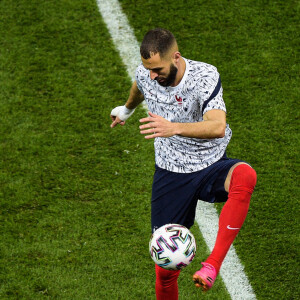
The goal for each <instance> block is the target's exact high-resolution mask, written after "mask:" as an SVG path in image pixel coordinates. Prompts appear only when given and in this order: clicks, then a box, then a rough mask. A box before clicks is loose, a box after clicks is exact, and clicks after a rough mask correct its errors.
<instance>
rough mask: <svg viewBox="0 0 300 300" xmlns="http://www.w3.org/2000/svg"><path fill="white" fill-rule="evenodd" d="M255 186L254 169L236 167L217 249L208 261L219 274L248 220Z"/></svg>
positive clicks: (219, 232) (221, 219)
mask: <svg viewBox="0 0 300 300" xmlns="http://www.w3.org/2000/svg"><path fill="white" fill-rule="evenodd" d="M255 184H256V172H255V170H254V169H252V168H251V167H250V166H248V165H246V164H241V165H238V166H237V167H235V169H234V170H233V172H232V176H231V181H230V186H229V193H228V200H227V202H226V203H225V205H224V206H223V209H222V211H221V214H220V219H219V231H218V235H217V239H216V243H215V247H214V249H213V251H212V253H211V255H210V256H209V257H208V259H207V260H206V262H207V263H210V264H211V265H213V266H214V267H215V268H216V270H217V273H218V272H219V270H220V268H221V265H222V262H223V260H224V258H225V256H226V254H227V252H228V250H229V248H230V246H231V244H232V243H233V241H234V239H235V237H236V236H237V234H238V233H239V231H240V228H241V227H242V225H243V223H244V221H245V219H246V216H247V213H248V208H249V204H250V198H251V195H252V193H253V190H254V187H255Z"/></svg>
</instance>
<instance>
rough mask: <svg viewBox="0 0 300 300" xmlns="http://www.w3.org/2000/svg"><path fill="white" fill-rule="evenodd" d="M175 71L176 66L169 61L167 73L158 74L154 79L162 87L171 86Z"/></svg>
mask: <svg viewBox="0 0 300 300" xmlns="http://www.w3.org/2000/svg"><path fill="white" fill-rule="evenodd" d="M177 71H178V69H177V67H176V66H175V65H174V64H173V63H171V64H170V71H169V74H168V75H167V76H160V75H158V76H157V77H156V78H155V79H154V80H156V81H157V83H158V84H159V85H161V86H163V87H167V86H171V85H172V84H173V83H174V81H175V78H176V75H177Z"/></svg>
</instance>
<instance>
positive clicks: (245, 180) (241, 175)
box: [229, 164, 257, 194]
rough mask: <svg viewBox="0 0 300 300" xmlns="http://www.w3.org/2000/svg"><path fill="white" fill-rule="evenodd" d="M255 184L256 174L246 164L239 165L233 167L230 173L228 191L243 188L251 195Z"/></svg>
mask: <svg viewBox="0 0 300 300" xmlns="http://www.w3.org/2000/svg"><path fill="white" fill-rule="evenodd" d="M256 182H257V174H256V172H255V170H254V169H253V168H251V167H250V166H249V165H247V164H241V165H238V166H237V167H235V168H234V170H233V172H232V177H231V182H230V187H229V190H232V189H234V188H243V189H244V190H247V191H248V192H249V193H251V194H252V193H253V190H254V188H255V185H256Z"/></svg>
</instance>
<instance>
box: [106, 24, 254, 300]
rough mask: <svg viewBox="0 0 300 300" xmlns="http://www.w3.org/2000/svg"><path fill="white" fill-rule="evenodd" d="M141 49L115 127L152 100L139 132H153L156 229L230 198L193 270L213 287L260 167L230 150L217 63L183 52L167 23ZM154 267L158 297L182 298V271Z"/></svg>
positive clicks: (200, 282) (201, 283) (199, 282)
mask: <svg viewBox="0 0 300 300" xmlns="http://www.w3.org/2000/svg"><path fill="white" fill-rule="evenodd" d="M140 53H141V59H142V63H141V64H140V65H139V66H138V68H137V70H136V80H135V81H134V83H133V85H132V87H131V90H130V94H129V98H128V100H127V102H126V103H125V105H124V106H118V107H116V108H114V109H113V110H112V112H111V119H112V124H111V127H112V128H113V127H115V126H116V125H117V124H120V125H124V124H125V121H126V120H127V119H128V118H129V117H130V116H131V115H132V113H133V112H134V110H135V108H136V107H137V106H138V105H139V104H140V103H141V102H142V101H143V100H145V101H146V103H147V106H148V109H149V113H148V114H149V116H147V117H145V118H143V119H141V120H140V122H141V123H142V124H141V125H140V130H141V131H140V132H141V134H144V135H145V138H146V139H154V148H155V163H156V164H155V174H154V179H153V186H152V199H151V223H152V230H153V231H155V230H156V229H157V228H159V227H160V226H162V225H164V224H167V223H177V224H181V225H184V226H186V227H187V228H190V227H191V226H192V225H193V223H194V219H195V210H196V206H197V202H198V200H202V201H207V202H210V203H214V202H226V203H225V204H224V206H223V208H222V211H221V214H220V219H219V229H218V234H217V238H216V242H215V246H214V249H213V251H212V253H211V254H210V255H209V257H208V258H207V259H206V261H205V262H203V263H202V268H201V269H200V270H199V271H197V272H196V273H195V274H194V276H193V280H194V283H195V285H196V286H197V287H201V288H202V289H203V290H204V291H207V290H209V289H210V288H211V287H212V286H213V284H214V281H215V279H216V277H217V275H218V273H219V270H220V268H221V265H222V262H223V260H224V258H225V256H226V254H227V252H228V250H229V248H230V246H231V244H232V243H233V241H234V239H235V237H236V236H237V234H238V232H239V230H240V228H241V227H242V225H243V223H244V220H245V218H246V216H247V212H248V208H249V203H250V198H251V195H252V192H253V190H254V187H255V184H256V172H255V170H254V169H253V168H252V167H251V166H250V165H249V164H247V163H245V162H243V161H240V160H238V159H231V158H228V157H227V156H226V147H227V145H228V143H229V141H230V138H231V134H232V133H231V129H230V128H229V126H228V124H227V123H226V108H225V104H224V101H223V96H222V94H223V89H222V85H221V79H220V75H219V73H218V72H217V69H216V68H215V67H214V66H212V65H209V64H206V63H203V62H199V61H193V60H189V59H186V58H184V57H182V56H181V54H180V52H179V50H178V45H177V42H176V39H175V37H174V35H173V34H172V33H171V32H169V31H168V30H165V29H162V28H156V29H153V30H150V31H149V32H148V33H147V34H146V35H145V36H144V39H143V41H142V44H141V47H140ZM155 268H156V284H155V288H156V297H157V299H159V300H162V299H168V300H173V299H174V300H175V299H176V300H177V299H178V284H177V278H178V276H179V273H180V271H179V270H178V271H169V270H165V269H163V268H160V267H159V266H157V265H156V266H155Z"/></svg>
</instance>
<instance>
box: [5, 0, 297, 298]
mask: <svg viewBox="0 0 300 300" xmlns="http://www.w3.org/2000/svg"><path fill="white" fill-rule="evenodd" d="M121 3H122V6H123V8H124V11H125V12H126V14H127V16H128V17H129V20H130V24H131V26H132V27H133V28H134V30H135V33H136V36H137V39H138V40H139V41H141V39H142V36H143V34H144V33H145V32H146V31H147V30H148V29H150V28H153V27H156V26H162V27H167V28H169V29H171V30H172V31H173V32H174V34H175V35H176V37H177V38H178V41H179V44H180V48H181V52H182V54H183V55H184V56H185V57H188V58H191V59H197V60H201V61H205V62H208V63H212V64H214V65H216V66H217V67H218V70H219V72H220V73H221V77H222V82H223V88H224V98H225V101H226V105H227V109H228V122H229V123H230V126H231V128H232V129H233V134H234V135H233V139H232V141H231V143H230V146H229V149H228V150H229V153H230V155H231V156H232V157H237V158H241V159H244V160H247V161H249V162H250V163H251V164H252V165H253V166H254V167H255V169H256V170H257V173H258V185H257V188H256V191H255V193H254V195H253V201H252V205H251V208H250V212H249V216H248V218H247V220H246V223H245V226H244V228H243V230H242V231H241V232H240V234H239V236H238V238H237V240H236V242H235V247H236V250H237V252H238V255H239V257H240V258H241V260H242V262H243V264H244V265H245V271H246V273H247V275H248V277H249V279H250V282H251V284H252V286H253V288H254V290H255V293H256V295H257V298H258V299H298V298H299V297H300V295H299V250H298V249H299V225H298V223H299V222H297V216H298V215H299V208H298V203H299V201H298V199H299V197H298V194H299V187H298V181H299V177H298V174H299V173H298V172H299V160H298V157H299V151H298V148H299V134H298V128H299V112H298V111H299V105H298V102H297V100H298V97H299V84H298V82H299V57H298V55H299V51H298V50H299V46H298V45H299V35H298V32H299V26H298V23H299V17H298V16H299V3H298V2H297V1H276V2H272V1H232V2H229V1H224V0H222V1H182V2H180V1H179V2H178V1H177V2H175V1H161V0H156V1H147V2H146V3H144V1H139V0H137V1H124V0H122V1H121ZM0 11H1V16H0V33H1V34H0V44H1V55H0V65H1V68H0V83H1V85H0V109H1V117H0V157H1V159H0V186H1V189H0V213H1V215H0V233H1V240H0V299H47V298H48V299H107V300H109V299H126V300H127V299H137V300H138V299H154V271H153V263H152V262H151V260H150V258H149V256H148V240H149V237H150V206H149V199H150V194H151V183H152V173H153V169H154V161H153V160H154V155H153V144H152V142H151V141H146V140H145V139H144V138H143V137H142V136H140V135H139V130H138V119H139V118H141V117H142V116H144V114H145V113H144V111H143V110H142V109H138V110H137V112H136V113H135V114H134V116H133V117H132V118H131V119H130V120H129V121H128V123H127V124H126V126H125V127H122V128H116V129H114V130H111V129H110V128H109V124H110V120H109V113H110V111H111V109H112V108H113V107H115V106H117V105H121V104H122V103H123V102H124V101H125V99H126V97H127V94H128V92H127V91H128V90H129V87H130V84H131V82H130V79H129V78H128V76H127V74H126V70H125V68H124V66H123V65H122V62H121V61H120V58H119V56H118V53H117V52H116V50H115V49H114V46H113V44H112V42H111V39H110V36H109V34H108V31H107V29H106V27H105V25H104V23H103V21H102V20H101V16H100V14H99V12H98V8H97V5H96V2H95V1H93V0H73V1H69V0H64V1H38V0H33V1H25V0H19V1H15V2H13V1H9V0H2V1H0ZM217 208H218V209H219V210H220V209H221V206H218V207H217ZM193 232H194V233H195V234H196V236H197V240H198V241H199V242H198V253H197V256H196V261H195V263H193V264H192V265H191V266H190V267H189V268H187V269H186V270H185V271H184V272H183V273H182V276H181V277H180V279H179V286H180V299H183V300H185V299H192V300H193V299H199V298H201V299H229V296H228V294H227V292H226V289H225V287H224V285H223V283H222V281H221V280H220V278H219V279H218V280H217V282H216V285H215V287H214V289H213V290H212V291H210V292H209V293H208V294H206V295H202V293H201V292H199V291H196V290H195V289H194V287H193V285H192V282H191V280H190V277H191V275H192V274H193V272H194V270H196V269H197V267H198V265H199V262H200V261H202V260H203V259H205V257H206V255H207V254H208V252H207V249H206V246H205V245H204V242H203V240H202V237H201V235H200V233H199V230H198V229H197V228H196V227H194V228H193Z"/></svg>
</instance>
